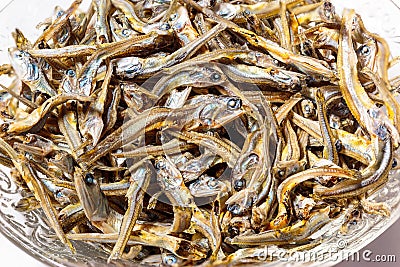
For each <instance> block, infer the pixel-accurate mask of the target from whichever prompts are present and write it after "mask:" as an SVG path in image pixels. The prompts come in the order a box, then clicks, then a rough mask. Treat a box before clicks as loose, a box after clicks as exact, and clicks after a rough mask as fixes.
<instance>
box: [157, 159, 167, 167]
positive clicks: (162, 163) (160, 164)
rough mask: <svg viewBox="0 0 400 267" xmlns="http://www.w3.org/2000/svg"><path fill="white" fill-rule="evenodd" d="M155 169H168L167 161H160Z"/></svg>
mask: <svg viewBox="0 0 400 267" xmlns="http://www.w3.org/2000/svg"><path fill="white" fill-rule="evenodd" d="M155 167H156V169H158V170H162V169H165V167H166V164H165V161H164V160H162V159H160V160H158V161H157V162H156V166H155Z"/></svg>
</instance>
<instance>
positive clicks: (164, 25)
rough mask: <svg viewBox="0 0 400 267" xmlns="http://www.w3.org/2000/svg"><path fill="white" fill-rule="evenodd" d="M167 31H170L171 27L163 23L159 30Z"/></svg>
mask: <svg viewBox="0 0 400 267" xmlns="http://www.w3.org/2000/svg"><path fill="white" fill-rule="evenodd" d="M169 29H171V25H169V24H168V23H163V24H161V25H160V30H162V31H168V30H169Z"/></svg>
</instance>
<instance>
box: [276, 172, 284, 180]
mask: <svg viewBox="0 0 400 267" xmlns="http://www.w3.org/2000/svg"><path fill="white" fill-rule="evenodd" d="M276 174H277V175H278V177H279V178H283V176H284V175H285V172H284V171H283V170H279V171H277V173H276Z"/></svg>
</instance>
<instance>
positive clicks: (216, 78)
mask: <svg viewBox="0 0 400 267" xmlns="http://www.w3.org/2000/svg"><path fill="white" fill-rule="evenodd" d="M220 79H221V75H220V74H219V73H216V72H214V73H213V74H211V80H212V81H214V82H217V81H219V80H220Z"/></svg>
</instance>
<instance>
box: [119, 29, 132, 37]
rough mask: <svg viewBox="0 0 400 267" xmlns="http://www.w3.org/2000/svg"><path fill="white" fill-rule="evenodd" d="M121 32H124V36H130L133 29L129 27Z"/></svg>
mask: <svg viewBox="0 0 400 267" xmlns="http://www.w3.org/2000/svg"><path fill="white" fill-rule="evenodd" d="M121 33H122V35H123V36H129V35H131V31H130V30H128V29H123V30H122V32H121Z"/></svg>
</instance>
